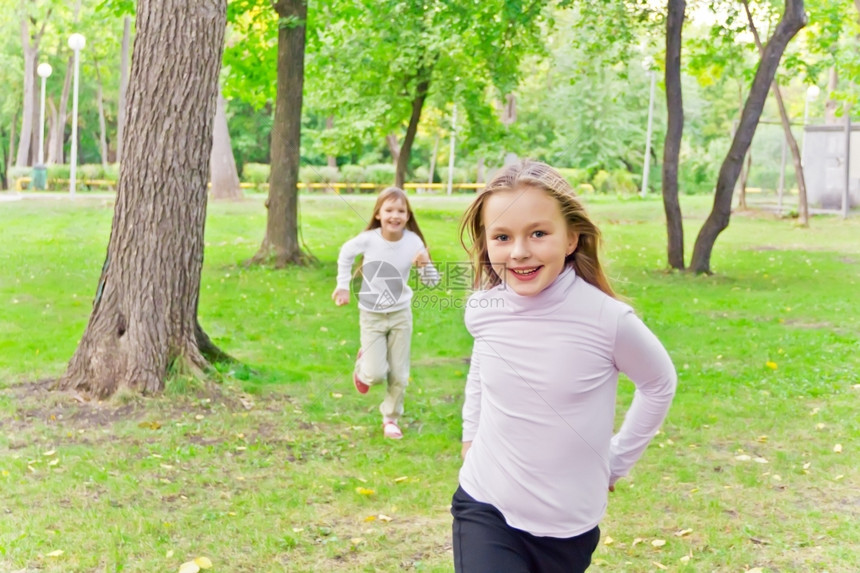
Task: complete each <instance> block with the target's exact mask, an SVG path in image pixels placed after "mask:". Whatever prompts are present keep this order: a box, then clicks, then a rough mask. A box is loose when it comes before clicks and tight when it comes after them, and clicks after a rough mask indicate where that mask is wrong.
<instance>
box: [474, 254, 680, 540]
mask: <svg viewBox="0 0 860 573" xmlns="http://www.w3.org/2000/svg"><path fill="white" fill-rule="evenodd" d="M466 327H467V328H468V330H469V332H470V333H471V334H472V336H473V338H474V347H473V350H472V360H471V366H470V370H469V374H468V377H467V382H466V395H465V402H464V405H463V441H471V442H472V445H471V448H470V449H469V450H468V452H467V454H466V457H465V460H464V462H463V467H462V468H461V469H460V485H461V486H462V488H463V489H464V490H465V491H466V493H468V494H469V495H471V496H472V497H473V498H474V499H476V500H477V501H480V502H484V503H489V504H492V505H493V506H495V507H496V508H497V509H498V510H499V511H500V512H501V513H502V515H503V516H504V517H505V520H506V521H507V523H508V525H510V526H511V527H514V528H517V529H521V530H523V531H527V532H529V533H531V534H532V535H537V536H544V537H560V538H566V537H573V536H576V535H580V534H582V533H585V532H587V531H589V530H591V529H593V528H594V527H595V526H596V525H597V524H598V523H599V521H600V519H601V518H602V517H603V514H604V512H605V510H606V504H607V494H608V488H609V486H610V484H614V483H615V481H616V480H617V479H618V478H619V477H621V476H625V475H627V473H628V472H629V471H630V469H631V468H632V466H633V464H634V463H635V462H636V460H638V459H639V457H640V456H641V455H642V452H643V451H644V450H645V448H646V447H647V445H648V443H649V442H650V441H651V439H652V438H653V437H654V435H655V434H656V432H657V430H658V429H659V427H660V424H661V423H662V422H663V419H664V418H665V416H666V413H667V411H668V410H669V406H670V404H671V402H672V398H673V396H674V394H675V387H676V383H677V377H676V374H675V368H674V366H673V365H672V361H671V359H670V358H669V355H668V354H667V352H666V350H665V349H664V348H663V345H662V344H661V343H660V341H659V340H657V338H656V337H655V336H654V334H653V333H652V332H651V331H650V330H649V329H648V328H647V327H646V326H645V325H644V324H643V323H642V321H641V320H640V319H639V318H637V317H636V315H635V314H634V313H633V310H632V309H631V308H630V307H629V306H628V305H626V304H624V303H622V302H620V301H618V300H616V299H614V298H612V297H610V296H608V295H607V294H605V293H603V292H602V291H600V290H599V289H597V288H596V287H594V286H592V285H590V284H588V283H587V282H585V280H583V279H582V278H581V277H578V276H577V275H576V273H575V272H574V271H573V270H572V269H565V270H564V271H563V272H562V273H561V274H560V275H559V277H558V278H557V279H556V280H555V281H554V282H553V283H552V284H551V285H550V286H549V287H547V288H546V289H545V290H543V291H542V292H540V293H538V294H536V295H534V296H520V295H518V294H516V293H515V292H513V290H511V289H510V288H509V287H507V288H506V287H505V285H499V286H497V287H495V288H492V289H490V290H486V291H480V292H477V293H475V294H473V295H472V297H471V298H470V300H469V304H468V305H467V307H466ZM619 372H623V373H624V374H626V375H627V376H628V377H629V378H630V380H631V381H632V382H633V383H634V384H635V386H636V391H635V394H634V397H633V402H632V404H631V406H630V408H629V410H628V411H627V414H626V416H625V418H624V423H623V424H622V425H621V428H620V429H619V431H618V433H616V434H615V435H614V436H613V421H614V418H615V400H616V390H617V385H618V373H619Z"/></svg>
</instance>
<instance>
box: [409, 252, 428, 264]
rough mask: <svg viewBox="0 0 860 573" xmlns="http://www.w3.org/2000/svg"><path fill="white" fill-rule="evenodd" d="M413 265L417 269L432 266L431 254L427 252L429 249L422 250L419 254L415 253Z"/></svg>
mask: <svg viewBox="0 0 860 573" xmlns="http://www.w3.org/2000/svg"><path fill="white" fill-rule="evenodd" d="M412 264H413V265H415V266H417V267H423V266H424V265H429V264H430V253H428V252H427V249H421V250H420V251H418V252H417V253H415V258H413V259H412Z"/></svg>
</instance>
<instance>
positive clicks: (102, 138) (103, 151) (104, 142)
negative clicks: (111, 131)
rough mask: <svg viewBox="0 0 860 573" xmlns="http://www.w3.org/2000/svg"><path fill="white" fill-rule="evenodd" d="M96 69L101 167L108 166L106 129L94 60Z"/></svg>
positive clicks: (97, 65) (103, 103)
mask: <svg viewBox="0 0 860 573" xmlns="http://www.w3.org/2000/svg"><path fill="white" fill-rule="evenodd" d="M95 67H96V99H97V101H98V107H99V149H100V150H101V156H102V167H104V168H107V166H108V144H107V128H106V126H105V102H104V99H103V98H102V75H101V73H100V72H99V61H98V60H95Z"/></svg>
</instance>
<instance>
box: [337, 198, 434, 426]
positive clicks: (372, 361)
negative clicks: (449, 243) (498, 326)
mask: <svg viewBox="0 0 860 573" xmlns="http://www.w3.org/2000/svg"><path fill="white" fill-rule="evenodd" d="M359 255H363V261H362V263H361V270H360V272H361V277H362V278H361V288H360V290H359V292H358V294H357V296H358V308H359V326H360V329H361V349H360V350H359V351H358V357H357V358H356V361H355V369H354V371H353V375H352V380H353V384H354V385H355V388H356V390H358V392H359V393H361V394H366V393H367V391H368V390H369V389H370V387H371V386H375V385H377V384H382V383H387V386H386V392H385V398H384V399H383V401H382V404H381V405H380V406H379V411H380V412H381V413H382V429H383V435H384V436H385V437H386V438H392V439H396V440H399V439H400V438H402V437H403V432H402V431H401V429H400V427H399V425H398V421H399V419H400V417H401V416H402V415H403V398H404V396H405V394H406V386H407V385H408V384H409V351H410V348H411V345H412V306H411V304H410V303H411V301H412V289H411V288H409V272H410V270H411V269H412V266H413V265H415V266H416V267H418V276H419V278H420V280H421V282H422V283H424V284H425V285H428V286H435V285H436V284H437V283H438V282H439V273H438V271H437V270H436V268H435V267H434V266H433V263H432V261H431V260H430V254H429V253H428V252H427V248H426V246H425V242H424V235H422V234H421V229H420V228H419V227H418V221H416V220H415V214H414V213H413V212H412V208H411V207H410V205H409V200H408V199H407V197H406V193H405V192H404V191H403V190H402V189H400V188H398V187H388V188H387V189H385V190H383V191H382V192H381V193H380V194H379V197H378V198H377V199H376V205H375V206H374V208H373V216H372V217H371V219H370V223H368V225H367V227H366V229H365V230H364V231H363V232H361V233H360V234H359V235H358V236H356V237H354V238H352V239H350V240H349V241H347V242H346V243H344V244H343V246H342V247H341V249H340V255H339V256H338V259H337V287H336V288H335V289H334V292H333V293H332V299H334V302H335V304H337V305H338V306H342V305H345V304H348V303H349V299H350V294H349V283H350V278H351V276H352V265H353V262H354V261H355V258H356V257H357V256H359Z"/></svg>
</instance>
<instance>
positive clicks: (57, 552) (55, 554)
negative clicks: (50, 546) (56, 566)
mask: <svg viewBox="0 0 860 573" xmlns="http://www.w3.org/2000/svg"><path fill="white" fill-rule="evenodd" d="M63 553H65V551H63V550H62V549H55V550H53V551H51V552H50V553H48V554H47V555H48V557H59V556H60V555H62V554H63Z"/></svg>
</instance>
